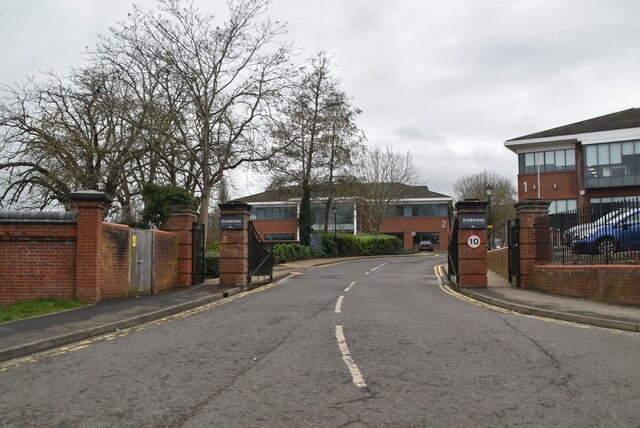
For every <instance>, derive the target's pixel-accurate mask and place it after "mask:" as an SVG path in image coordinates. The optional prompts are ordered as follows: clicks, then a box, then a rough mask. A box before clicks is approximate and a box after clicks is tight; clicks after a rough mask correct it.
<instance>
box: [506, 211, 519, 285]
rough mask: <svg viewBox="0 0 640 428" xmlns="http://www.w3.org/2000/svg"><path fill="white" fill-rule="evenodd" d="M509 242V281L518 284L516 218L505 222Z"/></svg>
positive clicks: (517, 225) (517, 232)
mask: <svg viewBox="0 0 640 428" xmlns="http://www.w3.org/2000/svg"><path fill="white" fill-rule="evenodd" d="M507 242H508V244H509V282H510V283H511V284H514V285H516V286H518V287H519V286H520V222H519V220H518V219H517V218H516V219H514V220H509V222H508V223H507Z"/></svg>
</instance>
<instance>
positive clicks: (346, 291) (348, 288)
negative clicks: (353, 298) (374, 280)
mask: <svg viewBox="0 0 640 428" xmlns="http://www.w3.org/2000/svg"><path fill="white" fill-rule="evenodd" d="M354 285H356V282H355V281H353V282H352V283H351V284H349V286H348V287H347V288H345V289H344V292H345V293H348V292H349V290H351V289H352V288H353V286H354Z"/></svg>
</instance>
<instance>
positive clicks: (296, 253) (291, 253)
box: [273, 243, 325, 263]
mask: <svg viewBox="0 0 640 428" xmlns="http://www.w3.org/2000/svg"><path fill="white" fill-rule="evenodd" d="M324 256H325V254H324V251H316V250H312V249H311V248H310V247H307V246H306V245H301V244H297V243H294V244H276V245H274V246H273V258H274V260H275V262H276V263H289V262H295V261H297V260H309V259H313V258H318V257H324Z"/></svg>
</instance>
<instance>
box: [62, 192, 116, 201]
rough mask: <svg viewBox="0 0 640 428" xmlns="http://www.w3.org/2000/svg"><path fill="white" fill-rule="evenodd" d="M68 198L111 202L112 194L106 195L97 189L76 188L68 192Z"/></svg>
mask: <svg viewBox="0 0 640 428" xmlns="http://www.w3.org/2000/svg"><path fill="white" fill-rule="evenodd" d="M69 198H70V199H71V200H72V201H81V200H82V201H105V202H108V203H111V202H113V196H111V195H107V194H106V193H104V192H98V191H97V190H78V191H76V192H71V193H69Z"/></svg>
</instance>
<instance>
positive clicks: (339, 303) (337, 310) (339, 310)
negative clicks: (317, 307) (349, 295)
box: [336, 296, 344, 314]
mask: <svg viewBox="0 0 640 428" xmlns="http://www.w3.org/2000/svg"><path fill="white" fill-rule="evenodd" d="M343 299H344V296H340V297H338V302H337V303H336V314H339V313H341V312H342V300H343Z"/></svg>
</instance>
